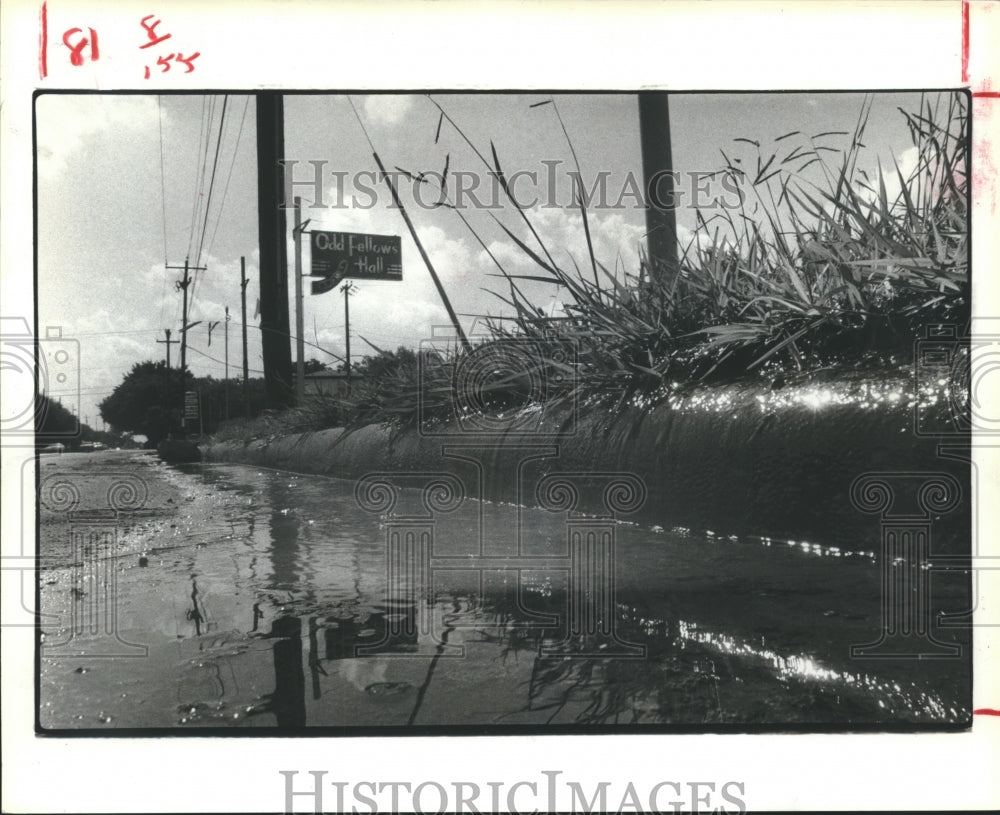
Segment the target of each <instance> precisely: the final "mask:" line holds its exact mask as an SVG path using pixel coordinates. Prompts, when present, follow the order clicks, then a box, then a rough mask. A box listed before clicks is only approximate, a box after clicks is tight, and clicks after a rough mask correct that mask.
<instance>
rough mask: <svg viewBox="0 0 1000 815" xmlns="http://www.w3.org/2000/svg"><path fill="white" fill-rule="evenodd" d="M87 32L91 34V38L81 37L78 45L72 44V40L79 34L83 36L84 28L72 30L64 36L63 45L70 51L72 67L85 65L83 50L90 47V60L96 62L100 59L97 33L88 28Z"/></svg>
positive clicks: (77, 42)
mask: <svg viewBox="0 0 1000 815" xmlns="http://www.w3.org/2000/svg"><path fill="white" fill-rule="evenodd" d="M87 30H88V31H89V32H90V37H89V38H88V37H80V38H79V39H78V40H77V41H76V43H71V42H70V38H71V37H75V36H76V35H77V34H82V33H83V29H82V28H70V29H68V30H67V31H66V32H65V33H64V34H63V37H62V41H63V45H65V46H66V47H67V48H68V49H69V51H70V54H69V61H70V64H71V65H76V66H80V65H83V50H84V49H85V48H86V47H87V46H88V45H89V46H90V59H91V60H92V61H94V62H96V61H97V60H98V59H100V56H101V52H100V49H99V48H98V45H97V32H96V31H94V29H92V28H88V29H87Z"/></svg>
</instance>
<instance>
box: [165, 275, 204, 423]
mask: <svg viewBox="0 0 1000 815" xmlns="http://www.w3.org/2000/svg"><path fill="white" fill-rule="evenodd" d="M166 268H168V269H183V270H184V279H183V280H180V281H178V282H177V283H176V284H175V286H176V287H177V288H178V289H180V290H181V291H182V292H183V293H184V306H183V308H182V309H181V430H184V429H185V426H186V424H187V422H186V419H185V416H184V414H185V413H186V412H187V410H186V409H185V406H184V399H185V396H184V394H185V392H186V391H187V332H188V328H191V327H192V326H189V325H188V286H190V285H191V272H204V271H206V267H204V266H190V265H189V264H188V259H187V258H184V265H183V266H167V267H166ZM197 324H198V323H195V325H197ZM168 347H169V346H168Z"/></svg>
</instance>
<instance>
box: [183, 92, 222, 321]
mask: <svg viewBox="0 0 1000 815" xmlns="http://www.w3.org/2000/svg"><path fill="white" fill-rule="evenodd" d="M228 104H229V95H228V94H226V95H225V96H223V97H222V112H221V113H220V114H219V137H218V139H217V140H216V142H215V157H214V158H213V159H212V176H211V178H210V180H209V182H208V197H207V198H206V199H205V217H204V220H203V222H202V226H201V236H200V237H199V238H198V252H197V254H196V256H195V266H196V267H197V266H198V265H199V264H200V262H201V253H202V249H203V248H204V246H205V235H206V233H207V232H208V219H209V216H210V215H211V212H212V193H213V192H214V190H215V173H216V171H217V170H218V169H219V154H220V152H221V150H220V148H221V147H222V134H223V132H224V130H225V125H226V106H227V105H228ZM198 280H199V276H198V273H197V272H195V280H194V286H192V289H191V307H192V308H193V307H194V302H195V296H196V295H197V292H198Z"/></svg>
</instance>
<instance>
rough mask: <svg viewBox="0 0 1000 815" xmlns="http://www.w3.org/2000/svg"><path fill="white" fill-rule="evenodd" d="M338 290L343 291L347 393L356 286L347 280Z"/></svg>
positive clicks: (349, 376)
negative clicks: (353, 302)
mask: <svg viewBox="0 0 1000 815" xmlns="http://www.w3.org/2000/svg"><path fill="white" fill-rule="evenodd" d="M340 290H341V291H342V292H343V293H344V345H345V346H346V347H345V348H344V373H345V374H346V375H347V393H348V394H350V392H351V295H352V294H354V292H355V291H357V286H355V285H354V284H353V283H351V282H350V281H348V282H347V283H345V284H344V285H343V286H341V287H340Z"/></svg>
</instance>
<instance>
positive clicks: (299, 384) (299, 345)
mask: <svg viewBox="0 0 1000 815" xmlns="http://www.w3.org/2000/svg"><path fill="white" fill-rule="evenodd" d="M292 235H293V236H294V237H295V399H296V401H297V403H298V404H299V405H301V404H302V398H303V396H305V385H306V383H305V377H306V363H305V339H304V338H303V336H302V335H303V334H304V333H305V328H304V327H303V326H302V319H303V318H302V199H301V198H299V197H298V196H295V228H294V229H293V231H292Z"/></svg>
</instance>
